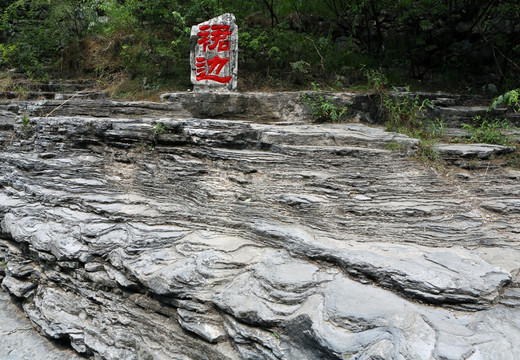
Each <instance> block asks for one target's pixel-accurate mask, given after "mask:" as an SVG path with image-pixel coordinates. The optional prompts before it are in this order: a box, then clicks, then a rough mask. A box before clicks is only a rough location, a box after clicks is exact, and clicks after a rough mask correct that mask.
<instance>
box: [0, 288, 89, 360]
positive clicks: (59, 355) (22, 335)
mask: <svg viewBox="0 0 520 360" xmlns="http://www.w3.org/2000/svg"><path fill="white" fill-rule="evenodd" d="M0 313H1V314H2V321H0V351H1V352H2V354H1V357H2V359H5V360H20V359H49V360H79V359H81V357H80V356H77V355H76V354H75V353H74V351H72V350H70V349H68V348H67V347H65V346H64V345H60V344H58V343H51V342H50V341H49V340H48V339H46V338H44V337H42V336H41V335H38V334H36V333H35V332H34V328H33V326H32V325H31V322H30V321H29V319H27V317H26V316H25V315H24V313H23V312H22V311H20V309H18V307H17V306H16V305H15V304H13V303H12V302H11V301H10V298H9V295H8V294H7V293H5V292H3V291H0ZM58 346H59V348H58Z"/></svg>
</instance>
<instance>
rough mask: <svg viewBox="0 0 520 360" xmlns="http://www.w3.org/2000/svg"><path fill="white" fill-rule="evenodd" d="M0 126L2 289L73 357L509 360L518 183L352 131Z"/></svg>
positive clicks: (142, 123)
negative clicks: (432, 163)
mask: <svg viewBox="0 0 520 360" xmlns="http://www.w3.org/2000/svg"><path fill="white" fill-rule="evenodd" d="M71 102H72V101H71ZM103 103H104V104H107V103H106V102H103ZM98 105H99V104H98ZM119 105H120V104H119ZM119 105H118V106H119ZM113 106H116V105H114V104H113ZM259 108H261V107H259ZM104 111H106V112H110V111H111V110H110V106H108V105H107V108H106V109H105V110H104ZM55 115H57V114H55ZM163 115H164V114H163ZM4 118H5V119H4ZM1 119H4V120H1ZM0 121H5V123H6V125H5V126H3V127H2V126H0V132H1V133H3V134H7V135H6V136H5V137H4V138H6V139H7V138H9V139H10V140H9V141H5V142H3V143H2V145H1V149H0V150H1V151H2V160H1V162H0V190H1V191H0V219H1V229H2V232H1V234H0V261H2V263H3V266H2V270H1V271H0V278H2V279H3V282H2V286H3V287H4V288H5V289H6V290H8V291H9V292H11V294H12V295H14V296H16V297H18V298H20V299H21V301H22V302H23V309H24V311H25V312H26V314H27V315H28V316H29V318H30V319H31V321H32V323H33V324H34V325H35V327H36V328H37V329H38V330H39V331H40V332H41V333H42V334H44V335H46V336H48V337H50V338H53V339H58V340H60V341H61V342H64V343H70V345H71V346H72V348H73V349H75V351H77V352H78V353H80V354H82V355H84V356H86V357H89V356H90V357H93V358H96V359H98V358H99V359H172V358H193V359H199V358H207V359H239V358H243V359H253V358H254V359H317V358H320V359H341V358H346V357H352V358H359V359H363V358H366V359H368V358H383V359H426V358H432V359H439V360H440V359H460V358H468V357H469V356H474V357H476V358H479V359H490V360H491V359H496V358H498V357H501V358H504V359H515V358H517V357H518V356H520V347H519V344H520V328H519V325H518V324H519V323H520V322H519V316H520V310H519V309H520V308H519V305H518V289H519V288H520V281H519V278H518V274H519V271H520V261H519V260H520V248H519V245H520V237H519V234H520V227H519V225H518V211H517V209H516V208H517V207H516V205H517V204H516V203H515V199H516V198H517V197H518V195H519V194H520V185H519V183H518V181H517V180H518V174H517V172H514V171H510V170H507V169H499V170H496V169H494V171H493V172H491V171H489V172H486V171H482V172H478V171H477V172H475V173H471V174H469V175H467V176H460V174H461V173H460V171H461V170H457V172H456V173H455V174H453V175H451V173H449V172H448V173H446V174H439V173H436V172H435V171H433V170H432V169H428V168H426V167H424V166H423V165H421V164H418V163H415V162H412V161H410V160H408V158H409V156H410V155H412V154H413V153H414V151H415V148H416V146H417V141H416V140H413V139H409V138H407V137H406V136H403V135H398V134H394V133H388V132H385V131H383V130H382V129H379V128H373V127H367V126H364V125H361V124H330V125H316V124H300V125H298V124H292V125H291V124H287V123H283V124H282V123H278V124H274V123H270V124H259V123H251V122H246V121H229V120H215V119H213V120H210V119H186V118H172V117H167V116H162V117H156V116H150V118H140V119H139V118H138V119H135V118H134V119H130V118H118V119H111V118H93V117H66V116H55V117H51V116H49V117H45V116H44V117H39V118H34V117H33V118H31V120H30V126H29V127H30V131H28V130H27V131H26V129H24V126H23V125H22V123H21V120H20V119H18V120H15V121H14V122H13V121H12V118H11V117H10V115H9V116H7V115H6V116H5V117H4V116H2V117H0ZM158 124H161V125H160V126H158ZM393 143H398V144H400V148H401V150H400V151H390V150H388V144H393ZM464 174H466V173H464ZM497 349H498V350H497Z"/></svg>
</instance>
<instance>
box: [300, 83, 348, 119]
mask: <svg viewBox="0 0 520 360" xmlns="http://www.w3.org/2000/svg"><path fill="white" fill-rule="evenodd" d="M314 86H315V90H316V93H315V94H302V100H303V102H304V103H305V104H307V105H308V106H309V107H310V109H311V114H312V119H313V120H314V121H315V122H319V123H322V122H339V121H341V120H342V119H343V116H344V115H345V114H346V112H347V110H348V108H347V107H343V106H337V105H335V104H334V97H333V96H327V95H325V94H324V93H323V91H321V90H319V89H318V88H317V85H316V84H314Z"/></svg>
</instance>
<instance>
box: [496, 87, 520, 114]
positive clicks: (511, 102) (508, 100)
mask: <svg viewBox="0 0 520 360" xmlns="http://www.w3.org/2000/svg"><path fill="white" fill-rule="evenodd" d="M519 95H520V89H514V90H510V91H508V92H506V93H505V94H503V95H500V96H499V97H497V98H496V99H494V100H493V103H492V104H491V106H490V107H489V109H488V110H489V111H493V110H496V109H497V107H499V106H500V105H506V106H508V107H510V108H511V109H512V110H513V111H514V112H518V111H519V110H520V102H519V101H518V96H519Z"/></svg>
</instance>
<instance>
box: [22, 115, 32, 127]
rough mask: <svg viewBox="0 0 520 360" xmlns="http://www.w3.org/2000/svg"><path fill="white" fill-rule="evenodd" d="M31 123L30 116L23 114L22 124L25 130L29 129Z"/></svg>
mask: <svg viewBox="0 0 520 360" xmlns="http://www.w3.org/2000/svg"><path fill="white" fill-rule="evenodd" d="M29 125H30V121H29V117H28V116H27V115H24V116H22V126H23V128H24V130H25V131H27V130H29Z"/></svg>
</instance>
